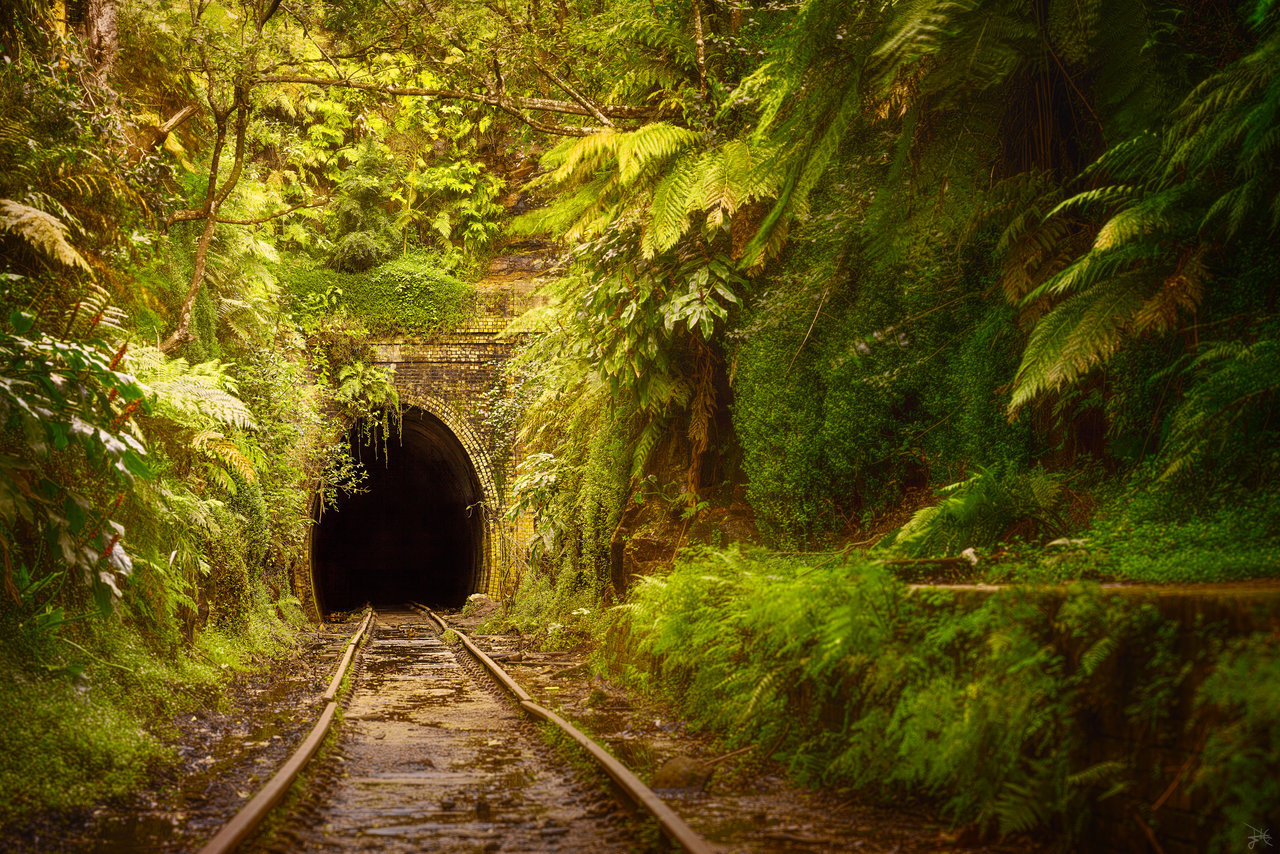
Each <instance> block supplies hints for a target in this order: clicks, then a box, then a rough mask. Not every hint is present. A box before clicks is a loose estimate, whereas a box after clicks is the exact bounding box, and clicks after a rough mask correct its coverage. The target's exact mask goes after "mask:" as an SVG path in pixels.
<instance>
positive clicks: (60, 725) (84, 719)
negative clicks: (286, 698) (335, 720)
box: [0, 590, 303, 827]
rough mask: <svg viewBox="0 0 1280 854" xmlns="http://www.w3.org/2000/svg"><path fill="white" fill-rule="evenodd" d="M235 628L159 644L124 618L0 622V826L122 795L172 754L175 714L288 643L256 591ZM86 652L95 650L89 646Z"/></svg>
mask: <svg viewBox="0 0 1280 854" xmlns="http://www.w3.org/2000/svg"><path fill="white" fill-rule="evenodd" d="M253 599H254V607H253V608H252V609H251V610H250V612H249V613H248V615H247V617H246V619H245V620H244V621H243V622H242V623H241V624H240V625H238V626H237V627H236V628H235V629H214V628H210V629H209V630H208V631H205V632H202V633H200V634H199V635H198V636H197V637H196V639H195V642H194V644H193V645H192V646H190V647H185V648H181V647H178V646H176V645H170V644H166V643H165V642H164V639H158V638H157V637H156V636H155V635H154V634H151V633H149V632H148V631H144V630H142V629H141V628H140V627H139V625H138V623H137V622H136V621H135V620H132V619H128V618H126V619H121V620H118V621H106V620H88V621H83V622H79V623H76V624H73V625H65V624H64V627H63V630H62V632H61V633H60V634H57V635H53V634H38V633H35V632H33V631H31V628H30V627H29V626H20V625H17V624H16V623H15V622H14V621H13V620H12V619H10V616H11V615H5V618H4V619H3V620H0V638H2V642H0V680H3V682H4V684H5V686H6V688H5V690H4V691H0V827H7V826H9V825H10V823H12V822H14V821H15V820H18V819H20V818H22V817H24V816H27V815H29V814H32V813H39V812H45V813H47V812H55V813H66V812H68V811H74V810H77V809H83V808H87V807H89V806H91V805H93V804H96V803H101V802H103V801H104V800H107V799H112V798H120V797H125V796H127V795H128V794H129V793H131V792H132V791H134V790H135V789H136V788H137V787H138V786H140V785H142V784H143V783H144V782H145V781H146V779H147V778H148V776H149V775H150V774H151V773H153V772H154V771H155V770H157V769H158V768H159V767H161V766H163V765H165V764H168V763H171V762H175V761H177V758H178V757H177V756H176V754H175V753H174V752H173V750H172V748H171V747H170V746H169V744H168V743H167V741H168V738H167V735H168V732H169V730H170V727H171V725H172V721H173V719H174V718H175V717H176V716H178V715H180V714H181V713H183V712H185V711H187V710H189V709H195V708H200V707H204V706H207V705H209V704H211V703H213V704H216V703H219V702H220V701H221V698H222V689H223V687H224V686H225V684H226V682H227V680H228V678H229V677H230V676H231V675H232V674H233V673H234V672H236V671H243V670H249V669H252V668H254V667H258V666H262V664H263V662H264V661H265V660H266V659H267V658H269V657H271V656H275V655H279V654H281V653H282V652H284V651H285V650H286V649H288V648H291V646H292V644H293V640H292V634H293V628H294V626H291V625H290V623H294V624H299V623H301V621H302V619H303V618H302V615H301V612H300V611H298V610H297V609H296V608H294V609H286V610H287V611H289V613H288V614H286V616H287V617H288V618H289V620H288V622H284V621H282V620H281V619H280V618H279V616H278V615H277V613H276V608H275V604H274V603H271V602H269V601H268V599H267V596H266V595H265V591H263V590H257V591H255V592H254V595H253ZM89 650H92V652H89Z"/></svg>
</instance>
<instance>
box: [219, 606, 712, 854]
mask: <svg viewBox="0 0 1280 854" xmlns="http://www.w3.org/2000/svg"><path fill="white" fill-rule="evenodd" d="M410 605H411V607H412V608H413V609H414V610H416V611H418V612H419V613H420V614H421V615H422V616H424V617H426V618H427V619H428V620H430V621H431V622H432V623H434V624H435V625H436V626H437V627H438V628H439V629H440V631H441V632H445V631H453V632H454V633H455V634H456V635H457V636H458V638H459V639H460V640H461V641H462V644H463V646H464V647H465V648H466V650H467V652H468V653H470V654H471V656H472V657H473V658H474V659H475V660H476V661H477V662H478V663H479V664H480V665H481V666H482V667H484V669H485V670H487V671H488V672H489V674H490V675H491V676H492V677H493V678H494V680H495V681H497V682H498V684H499V685H501V686H502V687H503V688H504V689H505V690H506V691H507V692H508V693H510V694H511V695H512V696H513V697H514V698H515V699H516V702H517V704H518V705H519V706H520V709H521V710H522V711H523V712H524V713H525V714H527V715H529V716H530V717H532V718H535V719H538V720H542V721H546V722H548V723H551V724H553V725H554V726H556V727H557V728H558V729H560V730H561V731H562V732H563V733H564V734H565V735H567V736H569V737H570V738H571V739H573V740H574V741H575V742H576V743H577V744H578V745H579V746H581V747H582V749H583V750H584V751H586V753H587V755H589V756H590V757H591V758H592V759H593V760H594V761H595V763H596V764H597V765H598V766H599V767H600V768H601V770H603V771H604V772H605V774H607V775H608V776H609V778H610V779H611V780H612V781H613V783H614V784H615V786H616V787H617V789H618V790H619V791H620V792H621V793H622V794H623V795H625V796H626V797H627V798H628V799H629V800H630V801H631V802H632V803H633V804H635V805H636V806H637V807H639V808H642V809H644V810H645V811H646V812H648V813H649V814H650V815H652V816H653V817H654V819H655V820H656V821H657V823H658V828H659V830H660V831H661V832H662V834H663V835H664V836H666V837H667V838H668V839H669V840H671V841H672V842H674V843H676V844H677V845H679V846H680V847H681V848H683V849H684V850H685V851H687V852H689V854H716V851H717V849H716V848H715V846H713V845H712V844H711V843H710V842H708V841H707V840H706V839H704V838H702V837H701V836H699V835H698V834H697V833H696V832H695V831H694V830H693V829H692V828H691V827H689V825H688V824H686V823H685V821H684V819H682V818H680V816H678V815H676V813H675V812H674V811H673V810H672V809H671V808H670V807H669V806H667V805H666V803H664V802H663V801H662V799H661V798H659V797H658V796H657V795H656V794H655V793H654V792H653V790H652V789H650V788H649V787H648V786H646V785H645V784H644V783H642V782H641V781H640V779H639V778H638V777H636V775H635V774H633V773H632V772H631V771H630V770H629V769H628V768H627V767H626V766H624V765H623V764H622V763H620V762H619V761H618V760H617V759H615V758H613V756H611V755H610V754H609V753H608V751H606V750H605V749H604V748H603V747H601V746H600V745H599V744H597V743H596V742H595V741H593V740H591V739H590V738H589V737H588V736H587V735H585V734H584V733H583V732H582V731H581V730H579V729H578V728H577V727H575V726H574V725H573V724H571V723H569V722H568V721H566V720H565V719H564V718H562V717H560V716H559V715H557V714H556V713H555V712H553V711H551V710H550V709H548V708H546V707H544V706H541V705H539V704H538V703H536V702H535V701H534V699H533V697H532V696H530V694H529V693H528V692H527V691H525V690H524V688H522V687H520V685H519V684H518V683H517V682H516V681H515V680H514V679H512V678H511V676H510V675H509V674H508V673H507V672H506V671H505V670H503V669H502V668H501V667H499V666H498V664H497V663H496V662H495V661H494V660H493V659H492V658H490V657H489V656H488V655H486V654H485V652H484V651H483V650H481V649H480V648H479V647H478V646H476V644H475V642H474V641H472V640H471V638H469V637H468V636H467V635H466V634H465V633H463V632H462V631H460V630H459V629H458V628H456V627H454V626H451V625H449V624H448V623H447V622H446V621H445V620H444V618H443V617H441V616H439V615H438V614H436V613H434V612H433V611H431V609H429V608H427V607H426V606H424V605H420V604H418V603H416V602H414V603H410ZM373 616H374V612H373V609H372V608H370V609H369V610H368V611H367V613H366V614H365V618H364V621H363V622H362V623H361V624H360V627H359V629H357V630H356V632H355V634H353V635H352V637H351V639H350V640H349V641H348V642H347V646H346V651H345V652H344V653H343V656H342V660H341V661H340V662H339V663H338V668H337V670H336V671H335V672H334V674H333V678H332V680H331V681H330V683H329V687H328V689H327V690H326V691H325V692H324V694H323V695H322V699H323V700H324V702H325V707H324V710H323V711H322V712H321V713H320V717H319V719H318V720H317V721H316V723H315V725H314V726H313V727H312V729H311V732H310V733H309V734H308V735H307V737H306V739H304V740H303V742H302V744H301V745H300V746H299V747H298V749H297V750H296V751H295V752H294V754H293V755H292V756H291V757H290V758H289V759H288V760H287V761H286V762H285V763H284V764H283V765H282V766H281V767H280V769H279V770H278V771H277V772H276V773H275V774H274V775H273V776H272V777H271V779H270V780H268V781H267V784H266V785H265V786H263V787H262V789H261V790H260V791H259V792H258V793H257V794H256V795H254V797H253V798H252V799H251V800H250V801H249V802H248V803H246V804H245V805H244V807H242V808H241V810H240V811H239V812H238V813H236V815H235V816H234V817H233V818H232V819H231V821H229V822H227V824H225V825H223V827H222V829H221V830H219V831H218V833H217V834H216V835H215V836H214V837H213V838H212V839H211V840H209V842H208V843H207V844H205V846H204V847H203V848H201V849H200V852H199V854H230V852H233V851H235V850H236V849H237V848H238V847H239V845H240V844H241V843H242V842H244V840H245V839H247V838H248V837H249V836H250V835H251V834H252V833H253V832H254V831H255V830H256V829H257V828H258V826H259V825H260V824H262V822H263V820H265V819H266V817H267V816H268V815H269V814H270V813H271V811H272V810H273V809H274V808H275V807H276V806H277V805H278V804H279V803H280V800H281V799H282V798H283V797H284V794H285V792H287V791H288V789H289V786H290V785H292V783H293V782H294V780H296V779H297V777H298V774H299V773H301V771H302V769H303V768H304V767H305V766H306V764H307V762H308V761H310V760H311V758H312V757H313V756H314V755H315V753H316V750H317V749H318V748H319V747H320V743H321V742H322V741H323V740H324V737H325V735H326V734H327V733H328V732H329V729H330V727H331V725H332V723H333V719H334V715H335V714H336V712H337V709H338V700H337V694H338V689H339V687H340V686H341V685H342V680H343V679H344V678H345V677H346V675H347V672H348V670H349V669H350V667H351V661H352V659H353V657H354V655H355V652H356V649H357V647H358V646H359V645H360V642H361V641H362V640H363V639H364V638H365V636H366V634H367V633H368V630H369V627H370V625H372V622H373Z"/></svg>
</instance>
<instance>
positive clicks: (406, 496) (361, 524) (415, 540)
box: [311, 409, 484, 613]
mask: <svg viewBox="0 0 1280 854" xmlns="http://www.w3.org/2000/svg"><path fill="white" fill-rule="evenodd" d="M362 432H367V431H361V430H359V429H358V428H357V429H353V430H352V432H351V435H350V440H351V448H352V451H353V452H354V453H355V455H356V457H357V458H358V459H359V460H360V461H361V462H362V463H363V464H364V467H365V469H366V470H367V471H368V473H369V477H368V479H367V480H366V481H365V483H364V485H363V491H362V492H358V493H355V494H346V493H344V494H341V495H340V496H339V497H338V504H337V507H336V508H332V507H331V508H328V509H325V510H324V511H323V513H321V514H319V516H318V517H317V520H316V526H315V530H314V531H313V532H312V538H311V571H312V578H313V581H314V588H315V594H316V598H317V600H318V601H317V603H316V604H317V605H318V606H319V608H320V611H321V613H325V612H327V611H348V610H351V609H354V608H359V607H361V606H362V605H364V604H365V602H369V603H370V604H372V605H374V606H375V607H377V606H384V607H387V606H403V605H404V604H405V603H406V602H409V601H411V600H412V601H417V602H422V603H423V604H426V605H431V606H434V607H439V608H458V607H461V606H462V604H463V603H464V602H465V601H466V598H467V595H468V594H470V593H472V592H474V590H475V584H476V579H477V578H479V576H480V572H481V567H482V562H483V556H484V524H483V521H482V514H481V513H480V510H479V508H478V507H476V506H475V505H477V504H479V503H480V502H481V501H482V500H483V499H484V495H483V493H482V491H481V487H480V481H479V478H477V477H476V472H475V468H474V467H473V466H472V463H471V459H470V457H469V455H468V454H467V451H466V449H465V448H464V447H463V446H462V443H461V442H459V441H458V438H457V436H455V435H454V434H453V432H452V431H451V430H450V429H449V428H448V427H447V426H445V424H444V422H442V421H441V420H440V419H438V418H436V417H435V416H434V415H431V414H429V413H426V412H423V411H422V410H420V409H408V410H406V411H405V413H404V421H403V426H402V429H401V435H400V436H399V437H397V436H395V435H394V434H393V435H392V436H391V437H389V438H388V439H387V441H386V443H385V448H384V447H383V443H382V442H381V441H380V440H379V441H376V442H374V441H370V439H369V437H367V436H362V435H361V433H362Z"/></svg>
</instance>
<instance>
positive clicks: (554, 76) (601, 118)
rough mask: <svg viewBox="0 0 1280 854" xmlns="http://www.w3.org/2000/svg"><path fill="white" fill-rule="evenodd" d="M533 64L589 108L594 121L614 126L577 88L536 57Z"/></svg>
mask: <svg viewBox="0 0 1280 854" xmlns="http://www.w3.org/2000/svg"><path fill="white" fill-rule="evenodd" d="M533 64H534V67H535V68H537V69H538V70H539V71H541V72H542V73H543V74H545V75H547V77H549V78H551V80H552V81H553V82H554V83H555V84H556V85H557V86H559V87H560V88H561V89H563V90H564V91H566V92H568V93H569V97H570V98H572V99H573V100H575V101H577V102H578V103H579V104H581V105H582V106H583V107H585V108H586V109H587V110H589V111H590V113H591V115H593V116H595V117H596V121H598V122H600V124H602V125H604V126H605V127H610V128H611V127H614V124H613V122H611V121H610V120H609V117H608V116H606V115H605V114H604V113H603V112H601V111H600V108H599V107H597V106H596V105H595V104H593V103H591V102H590V101H588V100H587V99H586V98H585V97H584V96H583V95H582V94H581V93H579V92H578V90H577V89H574V88H573V87H572V86H570V85H569V83H568V81H567V80H563V79H561V77H560V75H559V74H556V73H555V72H554V71H552V70H551V69H550V68H547V67H546V66H544V65H543V64H542V63H541V62H538V61H537V60H536V59H535V60H534V61H533Z"/></svg>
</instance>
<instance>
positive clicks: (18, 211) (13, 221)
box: [0, 199, 92, 272]
mask: <svg viewBox="0 0 1280 854" xmlns="http://www.w3.org/2000/svg"><path fill="white" fill-rule="evenodd" d="M0 230H3V231H7V232H9V233H11V234H15V235H17V236H18V237H20V238H21V239H22V240H23V241H24V242H26V244H27V245H28V246H30V247H31V248H33V249H35V250H37V251H39V252H41V253H43V254H44V255H46V256H47V257H49V258H51V259H53V260H54V261H57V262H58V263H60V264H64V265H66V266H68V267H74V268H78V269H80V270H84V271H85V272H92V270H91V268H90V267H89V262H88V261H85V260H84V256H82V255H81V254H80V253H79V252H78V251H76V248H75V247H74V246H72V245H71V243H70V241H68V240H67V226H66V225H65V224H64V223H63V222H62V220H60V219H58V218H57V217H55V216H53V215H52V214H48V213H45V212H44V211H42V210H40V209H39V208H33V207H28V206H27V205H23V204H19V203H18V202H15V201H13V200H12V199H0Z"/></svg>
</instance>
